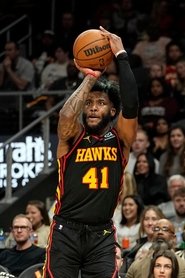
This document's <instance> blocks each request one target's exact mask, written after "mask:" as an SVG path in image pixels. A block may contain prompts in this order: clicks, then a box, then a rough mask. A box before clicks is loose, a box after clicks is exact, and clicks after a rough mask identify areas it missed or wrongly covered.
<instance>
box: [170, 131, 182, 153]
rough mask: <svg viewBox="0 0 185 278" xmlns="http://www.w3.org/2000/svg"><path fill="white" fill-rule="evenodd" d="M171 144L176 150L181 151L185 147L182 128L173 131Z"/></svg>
mask: <svg viewBox="0 0 185 278" xmlns="http://www.w3.org/2000/svg"><path fill="white" fill-rule="evenodd" d="M169 139H170V142H171V145H172V147H173V148H174V149H175V150H177V151H178V150H179V149H181V148H183V147H184V144H185V137H184V134H183V132H182V130H181V129H180V128H176V129H173V130H172V131H171V133H170V138H169Z"/></svg>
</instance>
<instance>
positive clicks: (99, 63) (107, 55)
mask: <svg viewBox="0 0 185 278" xmlns="http://www.w3.org/2000/svg"><path fill="white" fill-rule="evenodd" d="M73 55H74V58H75V60H76V61H77V63H78V65H79V66H80V67H83V68H91V69H93V70H104V69H105V68H106V67H107V65H108V64H110V62H111V61H112V59H113V53H112V50H111V47H110V43H109V40H108V39H107V38H106V37H104V36H103V35H102V34H101V31H100V30H98V29H89V30H87V31H84V32H83V33H81V34H80V35H79V36H78V37H77V38H76V40H75V42H74V44H73Z"/></svg>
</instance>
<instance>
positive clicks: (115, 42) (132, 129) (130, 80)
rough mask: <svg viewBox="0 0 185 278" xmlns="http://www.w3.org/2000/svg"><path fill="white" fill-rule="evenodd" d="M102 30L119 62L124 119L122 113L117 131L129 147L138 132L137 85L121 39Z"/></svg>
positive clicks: (101, 28)
mask: <svg viewBox="0 0 185 278" xmlns="http://www.w3.org/2000/svg"><path fill="white" fill-rule="evenodd" d="M100 30H101V31H102V33H103V34H104V35H106V36H108V38H109V41H110V45H111V49H112V52H113V53H114V55H115V57H116V58H117V61H118V66H119V80H120V96H121V102H122V117H121V113H120V115H119V118H118V122H117V129H118V133H119V136H120V138H121V139H123V141H124V143H125V144H126V145H128V147H129V146H131V144H132V142H133V140H134V138H135V134H136V130H137V115H138V106H139V102H138V89H137V84H136V81H135V78H134V75H133V72H132V70H131V68H130V64H129V61H128V56H127V52H126V51H125V49H124V46H123V43H122V40H121V38H120V37H119V36H117V35H115V34H112V33H110V32H108V31H106V30H105V29H104V28H103V27H101V26H100Z"/></svg>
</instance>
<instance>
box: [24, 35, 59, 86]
mask: <svg viewBox="0 0 185 278" xmlns="http://www.w3.org/2000/svg"><path fill="white" fill-rule="evenodd" d="M55 47H56V38H55V33H54V32H53V31H52V30H44V31H43V33H42V34H41V35H40V36H38V38H37V40H36V41H35V42H34V43H33V55H32V56H31V57H30V60H31V61H32V63H33V65H34V67H35V72H36V77H37V78H36V79H37V80H36V83H37V85H38V82H39V81H40V74H41V72H42V71H43V69H44V67H45V66H46V65H47V64H49V63H51V62H53V61H54V55H53V54H54V49H55Z"/></svg>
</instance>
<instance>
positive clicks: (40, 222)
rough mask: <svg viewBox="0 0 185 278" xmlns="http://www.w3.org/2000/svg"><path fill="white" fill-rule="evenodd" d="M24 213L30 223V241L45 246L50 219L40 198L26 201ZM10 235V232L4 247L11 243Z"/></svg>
mask: <svg viewBox="0 0 185 278" xmlns="http://www.w3.org/2000/svg"><path fill="white" fill-rule="evenodd" d="M25 214H26V216H27V218H28V219H29V220H30V221H31V223H32V228H33V233H32V241H33V242H34V243H35V244H36V245H37V246H39V247H46V245H47V240H48V235H49V225H50V220H49V216H48V212H47V210H46V207H45V205H44V203H43V202H42V201H40V200H30V201H28V203H27V206H26V209H25ZM11 239H12V235H11V233H10V235H9V237H8V238H7V240H6V247H7V248H9V247H10V245H11V244H12V241H11Z"/></svg>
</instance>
